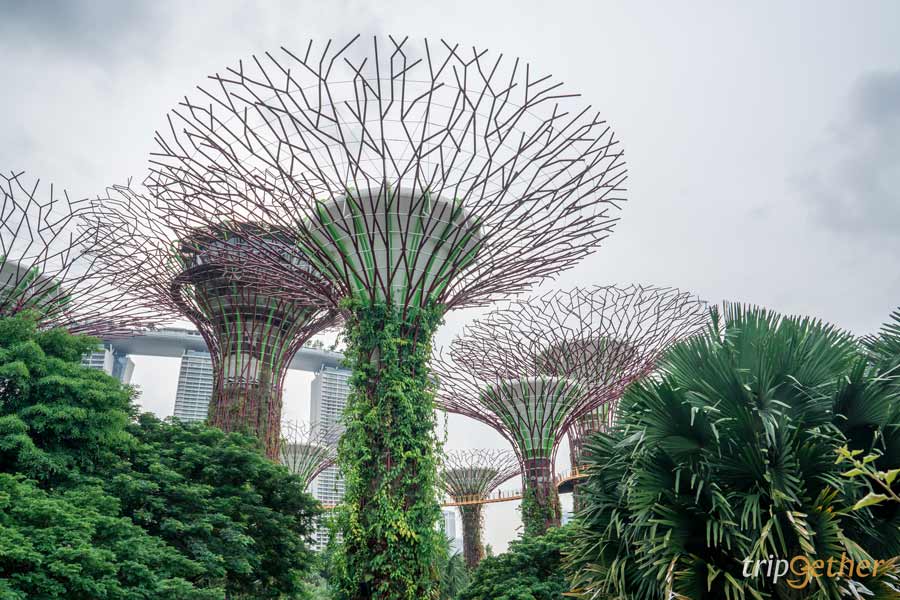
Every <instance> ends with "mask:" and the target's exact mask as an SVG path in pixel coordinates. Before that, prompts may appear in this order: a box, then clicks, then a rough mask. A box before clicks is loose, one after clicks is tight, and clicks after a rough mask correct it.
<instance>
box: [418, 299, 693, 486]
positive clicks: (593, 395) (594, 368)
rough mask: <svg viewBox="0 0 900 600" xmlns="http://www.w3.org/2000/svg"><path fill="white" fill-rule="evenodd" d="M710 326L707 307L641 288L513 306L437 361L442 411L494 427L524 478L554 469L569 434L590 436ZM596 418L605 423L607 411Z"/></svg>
mask: <svg viewBox="0 0 900 600" xmlns="http://www.w3.org/2000/svg"><path fill="white" fill-rule="evenodd" d="M707 318H708V312H707V309H706V306H705V304H704V303H703V302H700V301H699V300H697V299H696V298H695V297H692V296H691V295H690V294H687V293H684V292H679V291H678V290H675V289H670V288H658V287H646V286H638V285H631V286H628V287H616V286H597V287H591V288H577V289H574V290H571V291H553V292H549V293H547V294H545V295H543V296H539V297H535V298H532V299H530V300H518V301H513V302H509V303H508V304H506V305H505V306H503V307H501V308H498V309H496V310H494V311H492V312H491V313H489V314H488V315H487V316H485V317H484V318H482V319H478V320H476V321H474V322H473V323H472V324H470V325H469V326H467V327H466V328H465V330H464V332H463V334H462V335H460V336H459V337H457V338H456V339H455V340H454V341H453V342H452V343H451V345H450V349H449V352H448V353H447V354H446V355H441V356H438V357H436V358H435V360H434V361H433V363H432V367H433V369H434V371H435V373H436V377H437V378H438V381H439V391H438V404H439V405H440V406H441V408H443V409H444V410H447V411H449V412H455V413H460V414H464V415H467V416H469V417H472V418H474V419H477V420H479V421H482V422H484V423H486V424H488V425H490V426H492V427H494V428H495V429H496V430H497V431H499V432H500V433H501V434H502V435H503V436H504V437H506V438H507V439H508V440H510V442H511V443H512V444H513V447H514V448H515V450H516V453H517V455H518V456H519V460H520V461H521V462H522V465H523V469H525V470H527V469H528V466H529V465H533V464H534V463H536V462H540V463H541V465H542V467H541V468H546V467H547V466H550V468H552V462H553V458H554V456H555V453H556V449H557V446H558V443H559V441H560V439H561V438H562V436H563V435H564V434H565V433H566V431H570V430H571V431H572V432H573V434H574V435H575V436H576V437H580V436H581V435H584V434H586V433H589V430H590V429H591V427H592V423H593V421H594V419H591V418H589V417H588V416H585V415H590V414H591V413H592V411H596V410H597V409H598V407H604V406H609V405H611V404H612V403H614V402H615V401H616V400H617V399H618V398H619V396H621V394H622V392H623V391H624V390H625V388H626V387H627V386H628V385H629V384H630V383H631V382H633V381H635V380H636V379H639V378H641V377H644V376H646V375H647V374H649V373H650V372H651V371H653V369H654V368H655V367H656V364H657V361H658V360H659V358H660V357H661V356H662V355H663V353H664V352H665V351H666V349H667V348H668V347H669V346H670V345H671V344H673V343H675V342H677V341H679V340H681V339H684V338H686V337H687V336H690V335H693V334H695V333H697V332H699V331H700V330H701V329H702V328H703V327H704V326H705V324H706V322H707ZM604 411H605V412H604ZM601 412H604V414H605V415H607V418H609V415H610V413H609V409H603V410H601ZM575 466H576V467H577V466H578V465H577V464H576V465H575Z"/></svg>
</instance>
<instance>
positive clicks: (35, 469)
mask: <svg viewBox="0 0 900 600" xmlns="http://www.w3.org/2000/svg"><path fill="white" fill-rule="evenodd" d="M39 321H40V317H39V315H38V314H37V313H34V312H31V313H22V314H19V315H17V316H15V317H10V318H5V319H0V470H2V471H5V472H7V473H21V474H24V475H26V476H27V477H28V478H31V479H34V480H37V481H39V482H41V484H42V485H44V486H48V487H52V486H55V485H59V484H61V483H64V482H67V481H68V482H71V480H72V478H73V477H75V478H76V479H77V478H78V477H80V476H82V475H91V474H100V473H103V472H104V471H105V470H106V469H108V468H110V467H111V466H112V465H113V464H115V463H116V462H117V461H118V460H119V458H118V455H117V453H118V451H119V450H120V449H121V448H122V447H123V446H124V445H126V444H128V443H129V440H130V438H131V436H130V435H129V434H128V432H127V431H126V425H127V424H128V421H129V417H130V414H131V412H132V406H131V394H132V391H131V390H130V389H129V388H127V387H124V386H122V385H121V384H119V383H118V382H117V381H116V380H115V379H113V378H112V377H108V376H107V375H105V374H103V373H101V372H99V371H96V370H92V369H87V368H85V367H82V366H81V365H80V364H79V361H80V359H81V356H82V355H83V354H85V353H87V352H89V351H92V350H94V349H95V348H96V347H97V343H98V340H96V339H95V338H90V337H86V336H72V335H69V334H68V333H66V332H65V331H63V330H61V329H51V330H48V331H38V323H39Z"/></svg>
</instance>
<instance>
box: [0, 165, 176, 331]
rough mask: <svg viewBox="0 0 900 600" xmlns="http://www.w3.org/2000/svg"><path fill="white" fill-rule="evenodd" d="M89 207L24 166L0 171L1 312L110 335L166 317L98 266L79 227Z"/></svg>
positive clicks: (42, 324) (43, 325)
mask: <svg viewBox="0 0 900 600" xmlns="http://www.w3.org/2000/svg"><path fill="white" fill-rule="evenodd" d="M88 208H89V203H88V202H87V201H85V200H70V199H69V197H68V194H66V193H65V192H62V195H61V196H60V195H58V194H56V193H55V190H54V187H53V186H52V185H50V186H49V189H47V188H45V189H43V190H42V189H41V186H40V181H39V180H35V181H33V182H31V181H27V180H26V179H25V175H24V172H18V173H17V172H10V173H9V175H5V174H2V173H0V316H4V317H6V316H11V315H15V314H17V313H21V312H24V311H31V312H32V313H33V314H34V315H35V316H36V318H37V319H38V321H37V322H38V326H39V327H40V328H42V329H49V328H53V327H63V328H66V329H68V330H69V331H70V332H72V333H76V334H86V335H92V336H98V337H106V338H109V337H115V336H123V335H128V334H130V333H132V332H133V331H134V330H135V329H144V328H147V327H152V326H155V325H158V324H160V323H161V322H162V320H163V317H164V313H162V312H160V311H158V310H156V309H155V307H153V305H152V303H148V302H146V301H145V299H144V298H142V297H141V296H140V295H139V294H136V293H135V290H134V289H132V288H130V287H129V286H128V285H127V284H128V282H127V281H125V280H123V279H121V278H117V277H114V276H110V275H109V274H107V273H105V272H104V271H103V269H101V268H100V265H99V263H98V253H99V248H98V246H97V244H95V243H94V241H95V240H94V238H93V237H92V236H90V235H88V234H86V233H85V232H84V231H83V230H82V228H81V226H80V225H81V219H82V218H83V217H84V215H85V214H86V212H87V210H88Z"/></svg>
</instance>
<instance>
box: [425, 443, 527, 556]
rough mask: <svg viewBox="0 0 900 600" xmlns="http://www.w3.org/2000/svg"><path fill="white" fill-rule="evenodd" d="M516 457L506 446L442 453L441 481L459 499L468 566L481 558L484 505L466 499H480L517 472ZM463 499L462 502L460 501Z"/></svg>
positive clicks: (451, 494) (450, 493) (518, 470)
mask: <svg viewBox="0 0 900 600" xmlns="http://www.w3.org/2000/svg"><path fill="white" fill-rule="evenodd" d="M519 473H520V469H519V461H518V460H517V459H516V455H515V453H514V452H511V451H509V450H487V449H470V450H454V451H450V452H447V453H446V454H445V455H444V468H443V471H442V473H441V484H442V485H443V488H444V491H446V492H447V495H449V496H450V498H452V499H453V501H454V502H456V503H459V512H460V514H461V515H462V528H463V557H464V558H465V561H466V564H467V565H468V566H469V567H470V568H474V567H475V566H477V565H478V563H479V562H481V559H482V558H484V543H483V542H482V539H481V530H482V528H483V527H484V514H483V506H482V505H481V504H476V503H471V504H470V503H469V502H471V501H473V500H482V499H485V498H487V497H488V495H490V493H491V492H493V491H494V490H495V489H497V488H498V487H499V486H500V485H502V484H503V483H504V482H506V481H508V480H510V479H512V478H513V477H515V476H517V475H519ZM463 503H465V504H463Z"/></svg>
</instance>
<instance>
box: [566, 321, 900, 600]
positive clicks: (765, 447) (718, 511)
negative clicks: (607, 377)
mask: <svg viewBox="0 0 900 600" xmlns="http://www.w3.org/2000/svg"><path fill="white" fill-rule="evenodd" d="M713 317H714V319H713V325H712V327H711V328H710V330H709V331H708V332H707V334H706V335H703V336H697V337H695V338H692V339H691V340H688V341H686V342H683V343H681V344H679V345H678V346H676V347H675V348H674V349H673V350H672V351H671V352H670V353H669V355H668V356H667V358H666V360H665V362H664V365H663V372H662V374H661V375H660V376H659V377H657V378H655V379H652V380H646V381H644V382H641V383H638V384H635V385H633V386H632V387H631V388H629V390H628V391H627V392H626V394H625V396H624V398H623V400H622V404H621V405H620V413H619V421H618V424H617V426H616V427H615V428H614V429H612V430H611V431H610V432H608V433H604V434H598V435H596V436H594V437H593V438H592V440H591V442H590V443H589V445H588V465H589V467H588V472H589V473H590V476H589V478H588V480H587V482H586V483H584V484H583V488H582V491H583V493H584V495H583V498H584V508H583V510H582V511H581V512H580V514H579V516H578V519H577V527H578V535H577V536H576V546H575V548H574V550H573V553H572V557H571V565H572V567H574V568H575V569H576V570H577V574H576V576H575V579H574V582H573V587H574V588H575V591H576V592H577V597H580V598H584V599H587V598H591V599H595V598H628V599H635V600H640V599H648V600H649V599H651V598H653V599H656V598H661V597H672V596H673V595H674V597H678V598H691V599H694V600H704V599H718V598H762V597H768V598H779V599H780V598H785V599H787V598H835V597H839V596H840V595H842V594H847V593H849V591H850V589H851V588H853V589H854V590H855V591H856V593H862V594H865V593H869V592H870V593H871V594H873V595H872V596H871V597H872V598H895V597H896V593H897V592H896V589H897V588H896V587H892V586H896V585H897V579H896V572H897V571H896V563H891V562H887V563H884V564H882V570H881V572H880V573H879V574H878V576H870V577H864V578H860V577H855V576H854V577H853V578H850V577H839V576H827V575H825V574H821V573H820V574H819V575H818V576H816V577H811V574H812V569H803V568H802V567H803V565H804V564H805V565H815V564H816V563H815V561H823V562H822V564H826V563H828V561H829V560H830V561H832V563H828V564H829V565H831V564H833V561H839V560H841V559H842V557H843V556H846V557H848V560H849V559H852V560H853V561H855V562H856V563H859V562H860V561H863V560H867V561H868V562H869V565H870V566H871V565H872V564H873V562H874V560H876V559H877V560H884V559H890V558H891V557H894V556H897V555H898V553H900V511H898V510H897V507H896V506H887V505H886V506H870V507H865V508H862V509H860V510H857V511H853V510H851V507H852V506H853V505H854V504H855V503H856V502H857V501H858V500H859V499H861V498H863V497H865V495H866V494H867V493H868V492H869V491H870V489H869V487H868V485H867V484H866V482H865V480H864V479H863V478H853V479H851V478H846V477H841V472H842V471H843V470H845V468H846V467H845V465H839V464H836V458H837V455H836V451H837V450H838V449H839V448H841V447H842V446H844V445H847V446H848V447H849V448H851V449H859V450H864V451H865V452H867V453H868V452H871V451H878V453H879V454H880V455H881V456H882V457H884V458H886V459H888V460H890V461H894V462H893V466H894V467H896V466H898V464H897V462H896V460H897V459H896V457H897V456H898V454H897V452H898V450H900V448H898V445H897V441H898V440H897V438H896V435H895V434H892V433H891V432H892V430H894V429H895V428H896V424H897V422H898V421H897V416H898V408H900V407H898V395H897V388H896V386H895V385H894V383H895V382H894V380H892V378H890V377H885V376H884V373H883V372H881V371H879V369H877V368H874V367H873V365H872V363H871V362H870V360H869V359H868V357H867V356H866V355H865V354H864V353H863V352H862V351H861V348H860V346H859V344H858V343H857V341H856V340H855V339H853V338H852V337H851V336H850V335H848V334H846V333H844V332H842V331H840V330H838V329H836V328H834V327H832V326H830V325H827V324H824V323H822V322H819V321H816V320H812V319H804V318H794V317H790V318H788V317H782V316H780V315H777V314H775V313H772V312H770V311H767V310H764V309H759V308H750V307H741V306H735V305H726V306H725V308H724V311H723V312H722V313H721V314H720V313H718V311H715V312H714V314H713ZM794 557H800V558H799V559H798V560H799V561H800V562H798V563H797V564H798V567H797V570H798V571H800V573H799V574H796V573H790V574H787V575H786V576H782V577H781V579H779V580H778V581H777V582H776V581H775V580H774V579H773V577H772V575H771V571H768V572H767V567H766V564H765V563H763V565H762V568H761V569H758V570H757V569H755V568H754V565H756V564H757V563H756V561H766V560H769V561H771V560H772V559H786V560H788V561H790V560H792V559H793V558H794ZM748 567H750V568H749V569H748ZM829 568H830V567H829ZM813 569H815V567H813ZM835 569H836V567H835ZM835 569H832V570H833V571H835ZM835 572H836V571H835ZM863 586H864V587H865V588H868V590H869V592H865V591H864V589H863Z"/></svg>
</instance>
